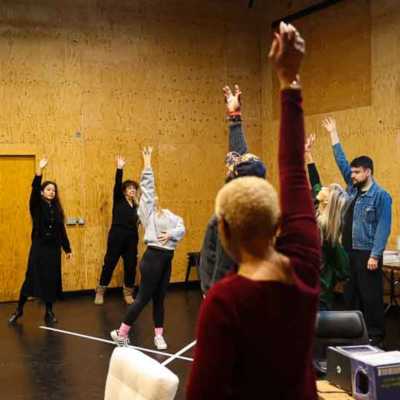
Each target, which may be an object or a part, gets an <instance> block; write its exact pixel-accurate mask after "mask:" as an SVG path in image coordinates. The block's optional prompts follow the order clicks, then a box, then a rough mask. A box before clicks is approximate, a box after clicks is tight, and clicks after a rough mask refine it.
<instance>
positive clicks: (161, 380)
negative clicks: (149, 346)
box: [104, 347, 179, 400]
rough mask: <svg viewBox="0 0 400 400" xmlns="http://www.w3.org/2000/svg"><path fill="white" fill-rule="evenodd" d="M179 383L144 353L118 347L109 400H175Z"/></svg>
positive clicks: (108, 388) (108, 387) (108, 386)
mask: <svg viewBox="0 0 400 400" xmlns="http://www.w3.org/2000/svg"><path fill="white" fill-rule="evenodd" d="M178 384H179V379H178V377H177V376H176V375H175V374H174V373H172V372H171V371H170V370H169V369H168V368H166V367H164V366H163V365H161V364H160V363H159V362H157V361H156V360H153V359H152V358H150V357H149V356H147V355H145V354H144V353H142V352H140V351H137V350H135V349H132V348H129V347H116V348H115V350H114V351H113V353H112V356H111V360H110V367H109V370H108V375H107V382H106V391H105V397H104V399H105V400H173V399H174V398H175V395H176V391H177V390H178Z"/></svg>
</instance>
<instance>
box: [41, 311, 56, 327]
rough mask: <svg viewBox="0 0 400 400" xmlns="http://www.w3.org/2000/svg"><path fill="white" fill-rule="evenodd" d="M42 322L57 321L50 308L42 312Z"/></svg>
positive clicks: (50, 322) (49, 323)
mask: <svg viewBox="0 0 400 400" xmlns="http://www.w3.org/2000/svg"><path fill="white" fill-rule="evenodd" d="M44 322H45V323H46V324H48V325H51V324H55V323H57V322H58V321H57V318H56V316H55V315H54V313H53V311H52V310H46V313H45V314H44Z"/></svg>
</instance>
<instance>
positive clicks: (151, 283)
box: [124, 247, 174, 328]
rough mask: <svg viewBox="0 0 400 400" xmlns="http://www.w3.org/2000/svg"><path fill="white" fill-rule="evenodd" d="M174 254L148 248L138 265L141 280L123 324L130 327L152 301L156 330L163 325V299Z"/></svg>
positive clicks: (168, 251) (169, 251) (170, 251)
mask: <svg viewBox="0 0 400 400" xmlns="http://www.w3.org/2000/svg"><path fill="white" fill-rule="evenodd" d="M173 256H174V252H173V251H172V250H163V249H158V248H154V247H148V248H147V250H146V251H145V253H144V255H143V258H142V262H141V264H140V273H141V280H140V286H139V292H138V295H137V296H136V298H135V301H134V303H133V304H131V305H130V306H129V307H128V311H127V313H126V316H125V320H124V323H125V324H127V325H132V324H133V323H134V322H135V321H136V319H137V317H138V316H139V314H140V312H141V311H142V310H143V308H144V307H145V306H146V305H147V303H148V302H149V301H150V300H153V319H154V326H155V327H156V328H162V327H163V325H164V299H165V295H166V294H167V289H168V284H169V279H170V277H171V263H172V258H173Z"/></svg>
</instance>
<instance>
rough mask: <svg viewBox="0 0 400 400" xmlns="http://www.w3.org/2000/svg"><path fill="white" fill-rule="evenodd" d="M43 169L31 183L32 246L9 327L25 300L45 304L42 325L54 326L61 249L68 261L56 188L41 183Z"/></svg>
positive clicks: (43, 163)
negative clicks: (36, 299) (34, 298)
mask: <svg viewBox="0 0 400 400" xmlns="http://www.w3.org/2000/svg"><path fill="white" fill-rule="evenodd" d="M46 166H47V159H42V160H41V161H40V162H39V166H38V169H37V172H36V175H35V177H34V179H33V182H32V193H31V197H30V201H29V210H30V214H31V217H32V235H31V238H32V245H31V248H30V252H29V259H28V268H27V271H26V275H25V281H24V283H23V285H22V288H21V291H20V296H19V301H18V305H17V309H16V310H15V312H14V313H13V314H12V315H11V317H10V318H9V320H8V322H9V323H10V324H12V323H15V322H16V321H17V320H18V319H19V318H20V317H22V314H23V309H24V306H25V303H26V301H27V299H28V297H38V298H40V299H41V300H42V301H43V302H44V303H45V305H46V312H45V316H44V319H45V322H46V323H48V324H51V323H55V322H57V320H56V317H55V315H54V313H53V303H54V301H55V300H56V298H57V297H59V296H60V295H61V293H62V279H61V248H62V249H63V250H64V252H65V253H66V257H67V259H70V258H71V255H72V252H71V246H70V244H69V240H68V236H67V232H66V230H65V225H64V211H63V208H62V205H61V202H60V198H59V195H58V188H57V185H56V183H55V182H52V181H46V182H43V183H42V171H43V170H44V168H46Z"/></svg>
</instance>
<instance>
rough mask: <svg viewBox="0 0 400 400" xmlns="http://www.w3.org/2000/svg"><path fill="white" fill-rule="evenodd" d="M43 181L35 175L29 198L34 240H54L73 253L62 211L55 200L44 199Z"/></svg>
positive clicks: (67, 251)
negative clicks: (42, 191)
mask: <svg viewBox="0 0 400 400" xmlns="http://www.w3.org/2000/svg"><path fill="white" fill-rule="evenodd" d="M41 183H42V176H39V175H35V177H34V178H33V182H32V193H31V197H30V200H29V210H30V213H31V216H32V235H31V237H32V240H35V239H40V240H43V241H46V242H49V243H50V242H52V243H55V244H56V245H60V246H61V247H62V248H63V250H64V251H65V252H66V253H71V246H70V243H69V240H68V236H67V232H66V230H65V225H64V221H63V218H62V215H61V212H60V210H58V209H57V207H56V206H55V204H54V203H53V202H47V201H45V200H43V198H42V194H41Z"/></svg>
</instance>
